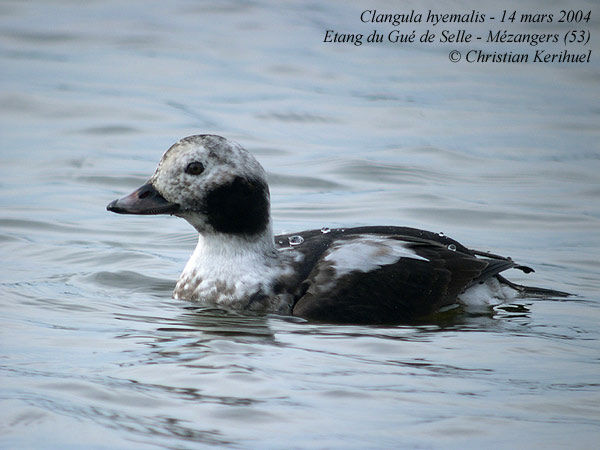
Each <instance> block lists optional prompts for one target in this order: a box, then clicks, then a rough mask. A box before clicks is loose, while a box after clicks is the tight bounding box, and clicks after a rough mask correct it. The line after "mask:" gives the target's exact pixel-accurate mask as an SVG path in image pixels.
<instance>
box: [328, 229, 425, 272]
mask: <svg viewBox="0 0 600 450" xmlns="http://www.w3.org/2000/svg"><path fill="white" fill-rule="evenodd" d="M400 258H410V259H420V260H422V261H429V260H428V259H427V258H423V257H422V256H419V255H417V254H416V253H415V252H414V251H413V250H411V249H410V248H409V247H408V245H407V244H406V243H404V242H402V241H399V240H397V239H390V238H385V237H380V236H375V235H372V234H362V235H357V236H356V238H355V239H351V240H349V239H348V240H339V241H336V242H334V243H333V244H332V245H331V247H330V249H329V250H327V252H326V253H325V257H324V260H325V261H329V262H331V263H332V264H333V267H334V269H335V271H336V274H337V275H338V276H342V275H346V274H348V273H350V272H354V271H358V272H369V271H371V270H374V269H377V268H379V267H381V266H385V265H388V264H394V263H396V262H398V260H399V259H400Z"/></svg>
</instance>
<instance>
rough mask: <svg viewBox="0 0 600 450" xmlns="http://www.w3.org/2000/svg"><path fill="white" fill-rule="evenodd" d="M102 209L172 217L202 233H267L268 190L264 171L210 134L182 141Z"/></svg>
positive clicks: (237, 148) (230, 144)
mask: <svg viewBox="0 0 600 450" xmlns="http://www.w3.org/2000/svg"><path fill="white" fill-rule="evenodd" d="M106 209H108V210H109V211H112V212H115V213H119V214H172V215H175V216H179V217H183V218H184V219H186V220H187V221H188V222H190V224H192V225H193V226H194V227H195V228H196V229H197V230H198V231H199V232H200V233H211V232H216V233H227V234H236V235H248V236H251V235H256V234H264V233H265V232H269V231H270V213H269V188H268V186H267V181H266V174H265V171H264V169H263V168H262V166H261V165H260V164H259V163H258V161H256V159H254V157H253V156H252V155H250V153H248V152H247V151H246V150H244V149H243V148H242V147H241V146H239V145H238V144H235V143H233V142H230V141H228V140H227V139H225V138H222V137H220V136H214V135H197V136H189V137H186V138H183V139H181V140H180V141H179V142H177V143H176V144H174V145H173V146H172V147H171V148H169V149H168V150H167V151H166V152H165V154H164V155H163V157H162V159H161V160H160V162H159V164H158V167H157V168H156V172H154V175H152V177H151V178H150V179H149V180H148V182H147V183H146V184H144V185H143V186H142V187H140V188H139V189H137V190H135V191H134V192H132V193H131V194H129V195H127V196H125V197H123V198H120V199H118V200H114V201H113V202H111V203H110V204H109V205H108V206H107V207H106Z"/></svg>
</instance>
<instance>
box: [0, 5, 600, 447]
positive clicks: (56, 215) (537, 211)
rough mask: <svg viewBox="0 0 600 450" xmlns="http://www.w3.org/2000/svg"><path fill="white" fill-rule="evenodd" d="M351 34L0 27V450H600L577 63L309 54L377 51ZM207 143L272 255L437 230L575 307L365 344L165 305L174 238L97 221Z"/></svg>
mask: <svg viewBox="0 0 600 450" xmlns="http://www.w3.org/2000/svg"><path fill="white" fill-rule="evenodd" d="M576 3H579V6H581V7H586V8H591V7H592V5H593V2H585V1H583V0H582V1H580V2H576ZM540 4H541V2H540V3H535V2H533V1H530V2H525V3H523V2H520V3H519V6H518V7H519V8H522V9H530V10H532V9H536V8H538V9H539V5H540ZM543 4H544V8H553V7H554V6H553V5H555V4H558V3H552V4H548V3H547V2H544V3H543ZM494 5H495V4H494V3H493V2H484V3H481V2H480V3H478V5H477V8H478V9H479V10H480V11H487V10H490V9H493V8H494V7H495V6H494ZM368 6H369V8H379V9H380V10H382V11H384V10H390V6H389V4H386V3H380V2H377V1H375V2H372V3H371V4H369V5H368ZM516 6H517V5H515V7H516ZM593 6H594V7H595V6H596V5H593ZM428 7H432V8H437V9H440V8H441V7H440V6H439V4H437V5H435V4H433V3H431V4H423V3H419V4H417V3H416V2H415V3H414V4H411V3H407V4H405V5H404V4H403V6H402V9H407V10H410V9H411V8H416V9H426V8H428ZM504 7H505V6H503V8H504ZM507 7H508V6H507ZM445 8H446V9H447V10H448V11H449V12H451V11H452V10H457V11H458V10H470V9H471V8H472V6H471V5H469V4H466V3H464V2H462V1H456V2H452V3H451V4H450V3H449V4H448V5H447V6H445ZM362 9H364V5H363V4H361V3H357V2H327V3H326V4H325V3H311V4H307V3H306V2H286V3H285V5H284V6H281V5H280V4H279V3H275V2H266V1H255V2H247V1H229V2H221V1H219V2H216V1H215V2H193V1H175V2H170V3H169V4H168V5H167V4H165V3H158V2H154V3H148V2H141V1H132V2H126V3H123V2H115V1H104V2H85V3H78V2H70V1H59V0H56V1H51V2H45V1H44V2H42V1H29V2H18V1H14V2H9V1H5V2H3V3H2V4H1V5H0V64H1V67H2V69H1V70H0V79H1V85H0V87H1V92H0V126H1V127H2V129H1V131H0V136H1V138H0V139H1V140H0V157H1V166H0V190H1V192H2V196H1V197H0V202H1V206H2V209H1V212H0V241H1V247H0V249H1V252H2V255H1V261H2V268H3V270H2V272H1V276H0V286H1V290H2V295H1V297H0V302H1V303H0V304H1V306H0V307H1V313H0V317H1V320H2V325H1V327H0V333H1V338H0V358H1V362H0V376H1V382H0V386H1V387H0V398H1V403H0V446H1V447H3V448H24V447H25V448H68V447H77V448H80V447H82V446H84V447H86V448H114V447H118V448H156V447H166V448H190V447H191V448H194V447H202V446H223V447H227V446H231V447H253V448H264V447H277V448H289V447H302V448H306V447H321V448H323V447H327V448H365V447H368V448H376V447H377V448H392V447H396V448H398V447H419V448H458V447H461V448H463V447H465V446H466V447H471V448H477V447H490V446H493V447H496V448H498V447H501V448H515V447H520V448H523V447H529V448H531V447H534V448H541V447H554V448H560V447H563V448H573V447H579V448H591V447H594V446H596V445H597V441H598V437H599V435H600V407H599V405H600V389H599V379H600V377H599V375H600V371H599V369H600V364H599V362H600V360H599V358H598V348H599V345H598V341H599V338H600V332H599V329H598V323H599V319H600V296H599V295H598V292H599V291H600V289H599V287H600V276H599V275H600V267H599V263H598V255H599V254H600V232H599V231H598V230H599V229H600V226H599V224H600V223H599V222H600V220H599V219H600V204H599V202H598V198H599V195H600V189H599V186H600V184H599V182H600V176H599V173H600V150H599V146H598V137H599V136H598V134H599V133H598V123H599V120H598V119H599V116H600V109H599V108H598V104H600V102H599V100H600V95H599V93H600V91H599V88H598V81H599V80H600V76H599V71H598V61H599V59H598V54H594V55H593V57H592V63H590V64H588V65H576V66H571V65H558V64H554V65H527V66H523V65H505V64H493V65H491V64H488V65H466V64H452V63H450V62H449V61H448V51H449V50H450V48H451V47H447V46H430V47H423V46H419V45H414V46H402V47H399V46H398V45H391V44H390V45H380V46H368V45H362V46H333V45H325V44H323V43H322V42H321V41H322V39H323V32H324V30H325V29H327V28H334V29H337V30H340V31H343V30H348V31H356V30H365V29H369V30H370V28H369V27H370V25H361V24H360V23H359V20H358V17H359V15H360V12H361V11H362ZM597 13H598V12H597V11H595V10H594V11H593V23H592V24H591V25H590V28H591V30H592V42H591V45H592V48H593V51H595V52H597V51H600V46H599V45H598V35H600V33H599V32H600V30H599V29H598V19H597V17H596V16H594V14H597ZM540 26H541V25H540ZM361 27H366V28H361ZM559 29H561V30H563V28H559ZM460 48H462V47H460ZM201 132H212V133H217V134H222V135H225V136H227V137H228V138H231V139H234V140H237V141H239V142H241V143H242V144H243V145H244V146H246V147H247V148H248V149H250V150H251V151H252V152H253V153H254V154H255V155H256V156H257V158H258V159H259V160H260V161H261V162H262V164H263V165H264V166H265V168H266V169H267V171H268V173H269V181H270V185H271V193H272V203H273V215H274V227H275V230H276V231H277V232H281V233H283V232H286V233H287V232H290V233H293V232H294V231H295V230H296V231H298V230H302V229H309V228H314V229H323V230H326V229H329V228H334V227H347V226H353V225H375V224H390V225H406V226H416V227H420V228H425V229H429V230H433V231H443V233H445V234H446V235H448V236H451V237H453V238H455V239H458V240H459V241H460V242H463V243H464V244H466V245H467V246H471V247H474V248H478V249H481V250H489V251H493V252H495V253H499V254H502V255H507V256H512V257H513V258H514V259H515V260H516V261H518V262H520V263H522V264H527V265H531V266H533V267H535V268H536V273H535V274H531V275H524V274H521V273H518V272H516V271H515V273H511V274H509V275H510V278H511V279H513V280H514V281H517V282H529V283H530V284H536V285H541V286H546V287H552V288H555V289H560V290H566V291H570V292H574V293H577V294H578V297H576V298H572V299H568V300H564V301H556V300H534V299H523V300H519V301H516V302H515V303H513V304H510V305H504V306H499V307H496V308H495V309H494V310H491V311H484V312H482V313H481V314H478V315H466V314H465V315H459V316H458V317H456V316H450V317H449V318H448V319H447V320H445V321H442V323H436V324H431V325H428V326H423V327H408V326H400V327H386V328H382V327H358V326H327V325H313V324H306V323H302V322H298V321H295V320H292V319H290V318H284V317H248V316H243V315H237V314H233V313H230V312H226V311H219V310H213V309H204V308H201V307H199V306H198V305H194V304H190V303H189V302H185V301H175V300H172V299H171V298H170V293H171V290H172V289H173V287H174V282H175V280H176V278H177V276H178V274H179V272H180V271H181V270H182V268H183V266H184V264H185V261H186V260H187V257H188V256H189V254H190V253H191V251H192V249H193V247H194V244H195V236H194V235H193V233H192V230H191V228H190V227H189V226H188V225H187V224H186V223H184V222H183V221H181V220H177V219H175V218H169V217H129V216H128V217H124V216H118V215H114V214H109V213H107V212H106V211H105V206H106V204H107V203H108V202H109V201H111V200H113V199H114V198H117V197H119V196H121V195H123V194H125V193H128V192H130V191H131V190H132V189H134V188H136V187H138V186H139V185H140V184H142V183H143V182H144V181H145V180H146V179H147V177H148V176H149V175H150V174H151V173H152V171H153V170H154V167H155V165H156V163H157V161H158V159H159V157H160V155H161V154H162V152H163V151H164V150H165V149H166V148H167V147H168V146H169V145H170V144H172V143H173V142H174V141H176V140H177V139H179V138H180V137H183V136H186V135H189V134H194V133H201ZM324 232H325V231H324Z"/></svg>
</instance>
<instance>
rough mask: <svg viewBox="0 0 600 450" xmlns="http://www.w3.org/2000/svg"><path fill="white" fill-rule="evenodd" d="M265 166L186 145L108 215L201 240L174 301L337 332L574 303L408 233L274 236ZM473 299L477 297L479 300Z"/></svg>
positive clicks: (485, 258)
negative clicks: (525, 300)
mask: <svg viewBox="0 0 600 450" xmlns="http://www.w3.org/2000/svg"><path fill="white" fill-rule="evenodd" d="M269 209H270V206H269V191H268V186H267V183H266V175H265V172H264V170H263V169H262V167H261V166H260V164H258V162H257V161H256V160H255V159H254V158H253V157H252V156H251V155H250V154H249V153H248V152H246V151H245V150H244V149H242V148H241V147H240V146H239V145H237V144H234V143H231V142H229V141H227V140H226V139H224V138H222V137H219V136H212V135H199V136H190V137H188V138H184V139H182V140H181V141H179V142H178V143H176V144H175V145H173V146H172V147H171V148H170V149H169V150H168V151H167V152H166V153H165V155H164V156H163V158H162V159H161V162H160V163H159V166H158V168H157V170H156V172H155V174H154V175H153V176H152V178H151V179H150V180H149V182H148V183H147V184H145V185H144V186H142V187H141V188H140V189H138V190H137V191H135V192H133V193H132V194H130V195H129V196H127V197H124V198H122V199H120V200H115V201H114V202H112V203H111V204H110V205H108V210H110V211H113V212H117V213H126V214H173V215H177V216H180V217H183V218H185V219H186V220H188V222H190V223H191V224H192V225H193V226H194V227H195V228H196V230H197V231H198V232H199V240H198V245H197V247H196V249H195V250H194V253H193V254H192V256H191V258H190V260H189V261H188V263H187V264H186V266H185V268H184V270H183V273H182V274H181V276H180V278H179V280H178V282H177V285H176V287H175V291H174V293H173V295H174V297H175V298H180V299H188V300H195V301H200V302H203V303H205V304H211V305H216V306H221V307H225V308H233V309H238V310H247V311H259V312H272V313H278V314H292V315H295V316H298V317H303V318H306V319H311V320H319V321H326V322H336V323H402V322H404V323H406V322H412V321H415V320H418V319H420V318H423V317H426V316H428V315H430V314H432V313H434V312H436V311H438V310H439V309H440V308H443V307H447V306H451V305H453V304H456V303H457V302H460V299H461V297H463V298H465V299H466V298H469V297H470V296H469V291H471V292H472V291H473V288H474V287H476V286H480V285H482V284H484V285H489V286H490V288H492V289H495V290H496V295H500V293H501V295H502V296H503V295H506V293H507V291H510V293H509V294H508V295H509V296H510V295H511V294H518V293H519V292H521V293H523V292H526V293H528V294H537V295H540V294H541V295H563V294H564V293H561V292H557V291H550V290H545V289H539V288H528V287H524V286H519V285H515V284H513V283H510V282H509V281H508V280H506V279H504V278H503V277H502V276H500V275H499V273H500V272H502V271H504V270H506V269H510V268H517V269H521V270H523V271H524V272H526V273H528V272H531V271H532V269H529V268H528V267H524V266H520V265H517V264H515V263H514V262H513V261H512V260H511V259H510V258H503V257H500V256H497V255H492V254H487V253H482V252H478V251H474V250H470V249H467V248H466V247H464V246H463V245H461V244H459V243H458V242H456V241H454V240H452V239H450V238H448V237H445V236H443V235H440V234H437V233H431V232H428V231H424V230H418V229H414V228H401V227H359V228H349V229H331V230H329V229H322V230H312V231H303V232H300V233H293V234H289V235H282V236H275V237H274V236H273V232H272V227H271V218H270V213H269ZM471 297H472V296H471Z"/></svg>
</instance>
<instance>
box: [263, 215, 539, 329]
mask: <svg viewBox="0 0 600 450" xmlns="http://www.w3.org/2000/svg"><path fill="white" fill-rule="evenodd" d="M275 243H276V245H277V246H278V247H279V248H280V251H284V252H285V251H286V249H289V251H294V252H300V253H301V254H302V258H299V259H298V260H299V261H298V262H296V263H295V272H296V275H297V277H298V278H297V280H298V281H299V283H300V284H299V287H298V288H297V289H296V294H295V297H296V299H295V302H294V305H293V315H294V316H299V317H303V318H306V319H310V320H316V321H324V322H334V323H371V324H373V323H375V324H376V323H380V324H381V323H407V322H411V321H416V320H418V319H420V318H424V317H426V316H428V315H430V314H432V313H434V312H435V311H438V310H439V309H440V308H442V307H444V306H448V305H452V304H455V303H456V302H457V297H458V296H459V295H460V294H461V293H463V292H464V291H465V290H466V289H468V288H469V287H471V286H473V285H475V284H478V283H483V282H485V281H486V280H488V279H490V278H493V277H495V276H496V275H497V274H498V273H500V272H502V271H503V270H506V269H509V268H512V267H515V268H520V269H523V270H526V271H527V269H528V268H525V267H522V266H518V265H516V264H515V263H514V262H513V261H512V260H510V259H509V258H502V257H496V255H490V256H493V257H485V258H478V257H477V256H476V254H477V253H479V252H475V251H473V250H469V249H467V248H466V247H464V246H463V245H461V244H460V243H458V242H456V241H455V240H453V239H450V238H448V237H446V236H443V235H441V234H436V233H432V232H428V231H424V230H418V229H414V228H404V227H359V228H348V229H341V228H340V229H331V230H329V229H323V230H311V231H304V232H300V233H294V234H288V235H281V236H277V237H276V238H275Z"/></svg>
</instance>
